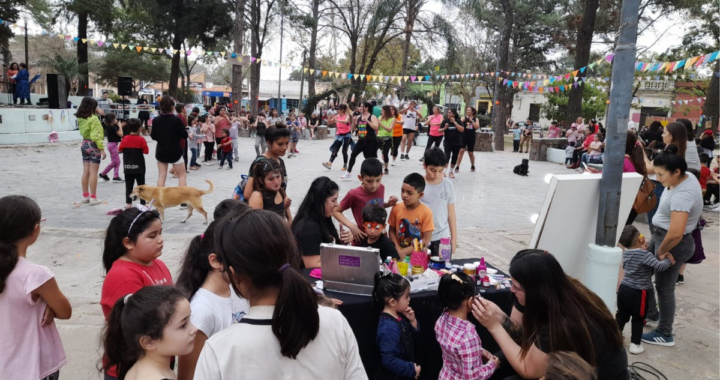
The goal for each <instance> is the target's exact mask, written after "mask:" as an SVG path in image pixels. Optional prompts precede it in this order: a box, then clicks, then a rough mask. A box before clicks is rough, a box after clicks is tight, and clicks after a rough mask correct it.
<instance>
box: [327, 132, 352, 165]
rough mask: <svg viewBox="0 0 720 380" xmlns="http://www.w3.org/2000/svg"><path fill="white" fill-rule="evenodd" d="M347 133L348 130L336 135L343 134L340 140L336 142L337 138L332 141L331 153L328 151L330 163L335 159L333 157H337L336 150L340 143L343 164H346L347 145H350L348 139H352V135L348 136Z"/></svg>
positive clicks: (338, 148)
mask: <svg viewBox="0 0 720 380" xmlns="http://www.w3.org/2000/svg"><path fill="white" fill-rule="evenodd" d="M349 134H350V132H348V133H345V134H343V135H338V136H343V139H342V142H338V140H335V141H333V145H332V153H330V163H332V162H333V161H335V157H337V154H338V151H339V150H340V145H342V155H343V164H345V165H347V162H348V153H347V151H348V147H349V146H350V141H352V137H351V136H348V135H349ZM344 136H348V137H344Z"/></svg>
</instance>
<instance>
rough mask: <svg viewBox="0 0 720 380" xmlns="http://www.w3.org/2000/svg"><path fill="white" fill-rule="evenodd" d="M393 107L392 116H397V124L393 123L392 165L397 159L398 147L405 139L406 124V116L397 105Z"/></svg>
mask: <svg viewBox="0 0 720 380" xmlns="http://www.w3.org/2000/svg"><path fill="white" fill-rule="evenodd" d="M391 107H392V116H393V118H395V124H394V125H393V133H392V158H393V160H392V166H395V160H397V155H398V149H399V148H400V144H401V143H402V139H403V126H404V125H405V118H403V116H402V115H401V114H400V111H398V109H397V107H395V106H391Z"/></svg>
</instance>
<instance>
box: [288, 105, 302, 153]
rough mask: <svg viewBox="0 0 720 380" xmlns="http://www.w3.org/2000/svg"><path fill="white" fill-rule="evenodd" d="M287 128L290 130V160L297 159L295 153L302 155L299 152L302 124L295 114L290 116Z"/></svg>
mask: <svg viewBox="0 0 720 380" xmlns="http://www.w3.org/2000/svg"><path fill="white" fill-rule="evenodd" d="M287 127H288V129H289V130H290V155H289V156H288V158H292V157H295V153H300V152H298V150H297V143H298V140H299V139H300V122H299V121H298V120H297V119H296V118H295V114H294V113H291V114H290V119H289V120H288V122H287Z"/></svg>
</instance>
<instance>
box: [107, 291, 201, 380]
mask: <svg viewBox="0 0 720 380" xmlns="http://www.w3.org/2000/svg"><path fill="white" fill-rule="evenodd" d="M189 319H190V303H189V302H188V300H187V298H185V296H184V294H183V293H182V291H181V290H180V289H178V288H176V287H173V286H147V287H145V288H142V289H139V290H138V291H137V292H135V293H134V294H133V293H129V294H127V295H125V296H123V297H122V298H120V299H118V300H117V302H115V306H114V307H113V309H112V313H111V314H110V317H109V319H108V323H107V325H106V326H105V331H104V333H103V346H104V348H105V354H106V355H107V359H108V360H107V361H106V362H105V363H104V364H103V367H104V368H105V370H106V371H108V370H109V369H111V368H117V371H118V379H119V380H123V379H127V380H169V379H175V372H174V371H173V370H172V360H173V359H174V358H175V356H176V355H186V354H188V353H189V352H191V351H192V350H193V347H194V346H196V345H197V344H195V334H196V332H197V328H196V327H195V326H193V324H192V322H190V320H189ZM106 379H107V377H106Z"/></svg>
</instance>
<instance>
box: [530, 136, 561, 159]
mask: <svg viewBox="0 0 720 380" xmlns="http://www.w3.org/2000/svg"><path fill="white" fill-rule="evenodd" d="M565 146H567V139H565V138H560V139H538V138H534V139H533V140H532V142H531V144H530V160H531V161H548V159H547V150H548V149H549V148H555V149H565ZM563 161H564V159H563Z"/></svg>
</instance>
